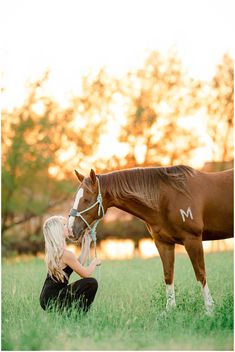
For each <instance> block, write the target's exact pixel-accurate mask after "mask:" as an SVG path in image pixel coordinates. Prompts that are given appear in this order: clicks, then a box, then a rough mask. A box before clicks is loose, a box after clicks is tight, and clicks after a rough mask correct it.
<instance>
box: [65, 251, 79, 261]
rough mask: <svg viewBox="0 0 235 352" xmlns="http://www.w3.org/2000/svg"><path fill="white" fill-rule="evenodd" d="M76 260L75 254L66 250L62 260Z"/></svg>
mask: <svg viewBox="0 0 235 352" xmlns="http://www.w3.org/2000/svg"><path fill="white" fill-rule="evenodd" d="M74 258H76V257H75V255H74V254H73V252H71V251H69V250H68V249H65V250H64V252H63V255H62V259H63V260H64V259H74Z"/></svg>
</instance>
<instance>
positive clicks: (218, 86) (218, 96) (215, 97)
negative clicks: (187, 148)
mask: <svg viewBox="0 0 235 352" xmlns="http://www.w3.org/2000/svg"><path fill="white" fill-rule="evenodd" d="M207 99H208V104H207V111H208V115H209V123H208V133H209V135H210V136H211V139H212V142H213V147H214V148H213V151H214V153H213V159H214V160H219V161H229V160H231V159H233V125H234V121H233V116H234V67H233V59H232V58H231V57H230V56H229V55H228V54H225V55H224V56H223V58H222V61H221V63H220V64H219V65H218V66H217V68H216V72H215V75H214V77H213V79H212V81H211V84H210V87H209V93H208V98H207Z"/></svg>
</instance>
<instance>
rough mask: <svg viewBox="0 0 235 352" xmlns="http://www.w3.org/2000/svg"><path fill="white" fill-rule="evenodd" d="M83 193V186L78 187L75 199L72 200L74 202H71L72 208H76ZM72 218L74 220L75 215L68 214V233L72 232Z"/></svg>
mask: <svg viewBox="0 0 235 352" xmlns="http://www.w3.org/2000/svg"><path fill="white" fill-rule="evenodd" d="M83 194H84V190H83V188H79V190H78V192H77V194H76V197H75V201H74V204H73V209H77V208H78V205H79V202H80V199H81V198H82V197H83ZM74 220H75V216H70V217H69V220H68V229H69V232H70V234H72V233H73V224H74Z"/></svg>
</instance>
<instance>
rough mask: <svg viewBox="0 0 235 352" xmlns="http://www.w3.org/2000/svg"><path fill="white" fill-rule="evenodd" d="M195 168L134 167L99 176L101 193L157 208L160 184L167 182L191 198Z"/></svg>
mask: <svg viewBox="0 0 235 352" xmlns="http://www.w3.org/2000/svg"><path fill="white" fill-rule="evenodd" d="M194 174H195V170H194V169H192V168H191V167H189V166H184V165H178V166H170V167H150V168H134V169H125V170H121V171H113V172H110V173H107V174H100V175H97V176H98V177H99V179H100V182H101V186H102V192H104V193H106V192H107V193H108V194H110V195H111V197H112V198H114V199H115V198H116V199H117V198H119V199H127V198H129V199H136V200H137V201H140V202H141V203H142V204H145V205H146V206H151V207H152V208H158V204H159V196H160V192H161V184H162V183H164V184H166V185H169V186H171V187H173V188H174V189H176V190H178V191H179V192H181V193H183V194H185V195H186V196H187V197H190V193H189V191H188V188H187V182H186V180H187V176H193V175H194Z"/></svg>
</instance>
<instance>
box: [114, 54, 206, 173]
mask: <svg viewBox="0 0 235 352" xmlns="http://www.w3.org/2000/svg"><path fill="white" fill-rule="evenodd" d="M200 89H201V84H200V82H198V81H196V80H193V79H191V78H190V77H188V76H187V75H186V73H185V71H184V69H183V66H182V63H181V61H180V60H179V58H178V57H177V56H176V54H175V53H170V54H169V56H168V57H167V58H166V59H165V58H164V57H163V56H162V55H161V54H160V53H158V52H153V53H152V54H151V55H150V56H149V57H148V59H147V60H146V63H145V65H144V67H143V68H142V69H140V70H138V71H137V72H132V73H129V75H128V76H127V78H126V81H125V82H124V84H123V86H122V90H121V91H122V94H125V95H126V97H127V98H128V99H129V104H128V105H129V108H128V111H127V123H126V125H125V126H123V127H122V129H121V135H120V141H121V142H123V143H124V142H125V143H126V142H127V143H128V145H129V153H128V154H127V156H126V165H128V166H129V167H133V166H136V165H139V164H141V165H144V166H150V165H156V164H159V165H161V164H162V163H165V164H174V163H178V162H182V161H185V162H187V160H188V159H190V157H191V153H192V152H193V151H194V149H195V148H197V147H198V146H199V145H200V142H199V139H198V137H197V136H196V135H193V133H192V132H191V131H189V130H187V129H185V128H183V127H182V126H181V125H180V124H179V123H178V120H179V118H180V117H184V116H188V115H189V116H190V115H192V114H193V113H195V111H197V109H198V108H199V107H200V99H199V92H200Z"/></svg>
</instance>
